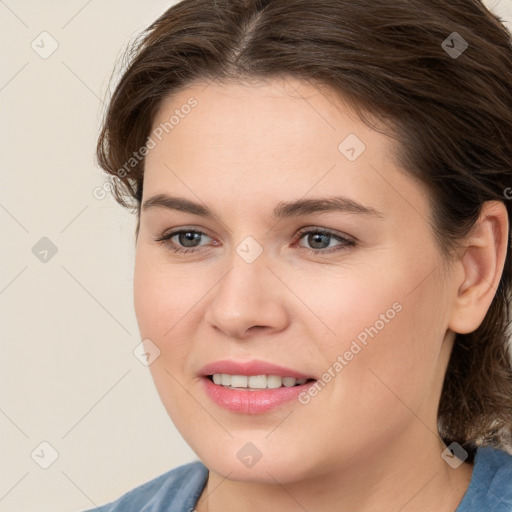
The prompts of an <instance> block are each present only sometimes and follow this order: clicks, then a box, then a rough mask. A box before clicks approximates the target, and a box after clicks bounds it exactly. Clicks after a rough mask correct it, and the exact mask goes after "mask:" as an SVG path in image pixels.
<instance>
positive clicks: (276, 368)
mask: <svg viewBox="0 0 512 512" xmlns="http://www.w3.org/2000/svg"><path fill="white" fill-rule="evenodd" d="M215 373H228V374H230V375H247V376H248V377H250V376H252V375H278V376H280V377H293V378H295V379H297V380H299V379H315V380H316V377H314V376H313V375H308V374H306V373H303V372H300V371H298V370H295V369H293V368H287V367H285V366H280V365H276V364H273V363H270V362H267V361H261V360H257V359H254V360H252V361H245V362H244V361H232V360H228V359H225V360H222V361H215V362H213V363H209V364H207V365H206V366H204V367H203V368H201V370H200V371H199V375H200V376H201V377H208V376H210V375H213V374H215Z"/></svg>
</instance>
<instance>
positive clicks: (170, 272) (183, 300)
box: [134, 249, 208, 342]
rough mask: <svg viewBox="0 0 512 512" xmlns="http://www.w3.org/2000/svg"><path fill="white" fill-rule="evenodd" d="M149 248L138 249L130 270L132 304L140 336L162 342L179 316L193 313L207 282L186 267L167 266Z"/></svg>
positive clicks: (178, 321)
mask: <svg viewBox="0 0 512 512" xmlns="http://www.w3.org/2000/svg"><path fill="white" fill-rule="evenodd" d="M161 260H162V258H161V257H160V258H159V259H158V258H155V256H154V255H152V254H151V251H150V250H144V249H138V250H137V255H136V260H135V271H134V307H135V314H136V316H137V321H138V324H139V329H140V333H141V336H143V337H148V338H155V340H157V341H159V342H162V341H163V340H165V339H167V338H168V337H169V336H172V330H173V329H174V328H175V326H176V325H178V323H180V322H181V319H183V318H185V317H188V316H189V315H190V314H194V312H195V310H196V309H198V308H197V306H198V305H199V303H200V301H201V298H202V297H203V296H204V294H205V293H206V291H207V289H208V288H207V283H203V282H202V280H200V279H197V276H194V275H191V272H190V270H187V269H181V268H179V267H178V266H171V265H169V264H168V263H166V262H165V261H161Z"/></svg>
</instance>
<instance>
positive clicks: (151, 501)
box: [86, 461, 208, 512]
mask: <svg viewBox="0 0 512 512" xmlns="http://www.w3.org/2000/svg"><path fill="white" fill-rule="evenodd" d="M207 478H208V469H207V468H206V467H205V466H204V464H203V463H202V462H199V461H195V462H190V463H188V464H184V465H182V466H179V467H177V468H174V469H171V470H170V471H168V472H167V473H164V474H162V475H160V476H158V477H156V478H154V479H153V480H150V481H148V482H146V483H144V484H142V485H139V486H138V487H135V488H134V489H132V490H131V491H128V492H127V493H126V494H123V495H122V496H121V497H120V498H118V499H117V500H115V501H112V502H110V503H108V504H106V505H102V506H101V507H100V510H102V512H164V511H165V512H174V511H179V512H188V511H189V510H193V509H194V507H195V504H196V502H197V499H198V498H199V496H200V495H201V492H202V490H203V488H204V485H205V483H206V480H207ZM96 510H98V508H94V509H91V510H89V511H86V512H92V511H96Z"/></svg>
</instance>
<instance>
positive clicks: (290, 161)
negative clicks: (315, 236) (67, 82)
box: [144, 78, 426, 215]
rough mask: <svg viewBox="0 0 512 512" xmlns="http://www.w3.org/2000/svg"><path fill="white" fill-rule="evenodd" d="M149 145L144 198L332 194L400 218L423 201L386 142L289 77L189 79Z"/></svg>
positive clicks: (339, 101)
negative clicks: (223, 80)
mask: <svg viewBox="0 0 512 512" xmlns="http://www.w3.org/2000/svg"><path fill="white" fill-rule="evenodd" d="M155 133H159V136H158V137H155ZM152 138H153V139H154V141H155V146H154V147H153V149H151V151H150V152H149V154H148V155H147V157H146V166H145V168H146V171H145V172H146V175H145V177H144V195H145V196H146V197H147V196H148V195H152V194H157V193H162V192H171V191H173V192H174V191H175V189H176V187H177V188H179V189H180V190H181V191H182V192H183V194H182V195H188V196H190V195H191V192H192V193H197V194H200V195H202V196H203V197H204V199H205V200H208V199H211V194H212V193H215V196H216V197H218V198H219V197H223V198H224V199H225V200H226V201H229V202H231V203H234V201H235V199H234V198H235V197H238V200H239V202H240V203H241V204H242V203H243V202H244V201H248V200H250V199H251V198H254V200H255V201H258V200H259V201H260V205H261V204H263V203H262V200H263V199H264V198H267V197H269V195H274V196H275V198H274V199H277V198H278V199H279V200H283V199H295V198H298V197H303V196H304V195H306V194H308V191H311V193H312V194H313V195H318V194H324V195H325V194H326V193H333V192H336V193H340V194H341V193H343V194H344V195H346V196H349V197H353V198H357V199H358V200H363V202H366V203H367V204H372V205H373V206H374V207H375V208H376V209H379V210H386V209H389V208H390V207H391V206H393V207H394V209H395V210H396V213H397V214H399V215H402V214H403V213H407V211H408V210H410V209H411V204H415V201H416V204H417V205H418V208H421V207H422V206H421V205H422V203H423V202H424V201H423V199H424V196H425V194H424V193H423V191H422V190H419V186H418V183H416V182H413V180H412V178H410V177H409V176H408V175H407V174H406V173H405V172H404V171H403V170H402V169H399V167H398V166H397V165H396V162H395V150H394V141H393V140H392V139H390V138H389V137H387V136H386V135H384V134H383V133H382V132H380V131H379V132H377V131H375V130H373V129H372V128H370V127H369V126H367V125H366V124H365V123H363V122H362V121H361V120H360V119H359V118H358V116H357V115H356V113H355V112H354V111H353V110H352V109H351V108H350V106H349V105H348V103H347V102H345V101H343V98H342V97H339V96H337V95H336V94H334V93H333V92H332V91H330V90H329V89H327V88H321V87H319V86H317V85H313V84H310V83H306V82H303V81H299V80H295V79H292V78H282V79H274V80H267V81H261V82H252V83H238V82H231V83H218V82H209V83H207V82H196V83H195V84H193V85H191V86H190V87H187V88H185V89H182V90H180V91H178V92H177V93H175V94H173V95H172V96H171V97H168V98H167V99H166V100H165V101H164V102H163V103H162V105H161V107H160V109H159V111H158V113H157V115H156V116H155V119H154V121H153V127H152ZM187 189H188V190H187ZM415 194H416V195H418V194H419V195H418V197H417V198H416V199H413V198H414V195H415ZM173 195H176V194H173ZM206 196H209V197H206ZM285 196H286V197H285ZM406 196H407V197H409V198H410V200H409V201H407V200H404V199H405V197H406ZM391 203H393V204H391ZM269 204H270V203H269ZM274 204H275V201H274ZM273 206H274V205H273ZM424 206H425V208H426V205H424ZM409 213H410V212H409Z"/></svg>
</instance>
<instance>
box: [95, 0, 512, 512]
mask: <svg viewBox="0 0 512 512" xmlns="http://www.w3.org/2000/svg"><path fill="white" fill-rule="evenodd" d="M510 43H511V34H510V33H509V32H508V31H507V29H506V28H505V27H504V25H503V24H502V23H501V22H500V20H499V19H497V18H496V17H495V16H494V15H492V14H491V13H490V12H489V11H487V9H486V8H485V7H484V6H483V5H482V4H481V3H480V2H479V1H477V0H451V1H449V2H447V1H446V0H372V1H371V2H354V1H353V0H317V1H315V2H311V1H310V0H247V1H242V0H218V1H214V0H184V1H182V2H180V3H179V4H177V5H175V6H173V7H172V8H170V9H169V10H168V11H167V12H166V13H164V14H163V15H162V16H161V17H160V18H159V19H158V20H157V21H156V22H155V23H153V24H152V25H151V26H150V27H149V28H148V30H147V31H146V32H145V33H144V34H143V37H142V38H141V39H140V41H139V42H138V43H137V45H136V47H135V48H134V49H133V53H132V55H131V59H130V62H129V65H128V67H127V69H126V70H125V71H124V73H123V76H122V78H121V80H120V82H119V84H118V86H117V88H116V90H115V92H114V94H113V97H112V98H111V100H110V104H109V108H108V111H107V114H106V118H105V121H104V126H103V128H102V131H101V134H100V138H99V141H98V159H99V163H100V165H101V167H102V168H103V169H104V170H105V171H106V172H107V173H109V175H110V176H111V177H112V179H113V181H112V183H113V186H114V192H115V195H116V198H117V199H118V201H119V202H120V203H121V204H123V205H125V206H128V207H132V208H133V209H134V211H135V212H136V214H137V218H138V224H137V230H136V237H137V241H136V265H135V279H134V293H135V310H136V315H137V320H138V324H139V327H140V334H141V337H142V338H143V339H144V344H145V348H146V357H147V358H148V364H150V370H151V373H152V376H153V378H154V381H155V384H156V387H157V390H158V392H159V395H160V397H161V400H162V402H163V404H164V406H165V408H166V409H167V411H168V413H169V415H170V417H171V419H172V421H173V422H174V423H175V425H176V426H177V428H178V429H179V431H180V432H181V434H182V435H183V437H184V439H185V440H186V442H187V443H188V444H189V445H190V446H191V447H192V449H193V450H194V451H195V453H196V454H197V456H198V458H199V459H200V460H199V461H195V462H192V463H190V464H187V465H184V466H181V467H179V468H176V469H173V470H171V471H169V472H168V473H166V474H164V475H161V476H160V477H158V478H156V479H154V480H152V481H150V482H148V483H146V484H144V485H142V486H141V487H138V488H136V489H134V490H132V491H130V492H128V493H127V494H126V495H124V496H123V497H121V498H119V499H118V500H116V501H114V502H112V503H110V504H109V505H106V506H104V507H102V510H104V511H109V512H114V511H116V512H117V511H123V512H127V511H132V510H133V511H140V510H144V511H146V512H149V511H151V512H156V511H164V510H165V511H191V510H196V511H199V512H204V511H209V512H218V511H222V512H230V511H234V510H245V511H267V510H279V511H285V512H286V511H298V510H306V511H311V512H313V511H315V512H317V511H318V512H320V511H322V512H323V511H341V510H351V511H358V512H367V511H376V510H378V511H385V512H386V511H398V510H402V511H407V512H410V511H431V510H436V511H441V512H445V511H446V512H453V511H457V512H463V511H464V512H466V511H482V510H486V511H487V510H492V511H511V510H512V456H511V455H510V454H509V452H510V448H511V441H512V369H511V359H510V350H509V346H508V337H507V328H508V325H509V322H510V318H509V314H510V313H509V307H510V293H511V286H512V285H511V278H512V273H511V270H512V267H511V256H510V252H509V251H508V246H509V239H510V238H509V237H510V215H511V211H512V210H511V203H510V197H512V141H511V140H510V133H512V50H511V46H510Z"/></svg>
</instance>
